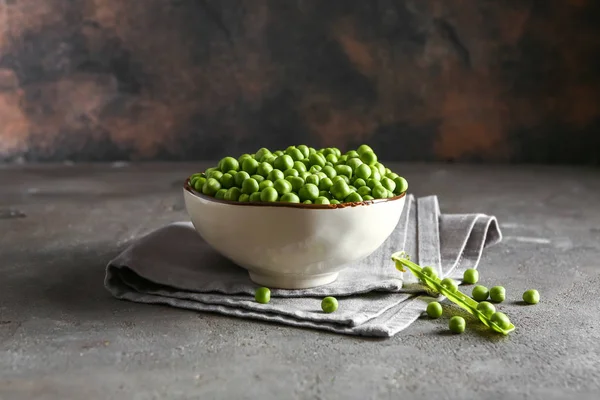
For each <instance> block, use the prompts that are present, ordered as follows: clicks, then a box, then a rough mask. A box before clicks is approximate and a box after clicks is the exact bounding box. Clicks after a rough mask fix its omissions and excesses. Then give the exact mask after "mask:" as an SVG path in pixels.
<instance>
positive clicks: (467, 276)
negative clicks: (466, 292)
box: [463, 268, 479, 285]
mask: <svg viewBox="0 0 600 400" xmlns="http://www.w3.org/2000/svg"><path fill="white" fill-rule="evenodd" d="M478 280H479V272H478V271H477V270H476V269H474V268H469V269H467V270H465V272H464V273H463V281H464V282H465V283H468V284H469V285H472V284H474V283H477V281H478Z"/></svg>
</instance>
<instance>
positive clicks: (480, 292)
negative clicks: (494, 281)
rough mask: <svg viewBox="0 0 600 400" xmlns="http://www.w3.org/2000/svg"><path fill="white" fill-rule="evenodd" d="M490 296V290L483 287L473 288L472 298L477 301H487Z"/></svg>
mask: <svg viewBox="0 0 600 400" xmlns="http://www.w3.org/2000/svg"><path fill="white" fill-rule="evenodd" d="M489 295H490V291H489V290H488V288H486V287H485V286H482V285H477V286H475V287H474V288H473V291H472V292H471V297H473V299H474V300H477V301H484V300H487V299H488V297H489Z"/></svg>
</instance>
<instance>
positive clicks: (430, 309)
mask: <svg viewBox="0 0 600 400" xmlns="http://www.w3.org/2000/svg"><path fill="white" fill-rule="evenodd" d="M427 315H429V318H433V319H437V318H439V317H441V316H442V305H441V304H440V303H438V302H437V301H432V302H431V303H429V304H427Z"/></svg>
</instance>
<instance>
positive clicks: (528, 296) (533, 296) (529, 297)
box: [523, 289, 540, 304]
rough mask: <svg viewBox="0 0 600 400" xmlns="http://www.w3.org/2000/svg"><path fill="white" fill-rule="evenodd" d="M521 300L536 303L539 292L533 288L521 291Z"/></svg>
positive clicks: (538, 299)
mask: <svg viewBox="0 0 600 400" xmlns="http://www.w3.org/2000/svg"><path fill="white" fill-rule="evenodd" d="M523 301H524V302H525V303H527V304H537V303H539V301H540V294H539V292H538V291H537V290H535V289H529V290H527V291H525V293H523Z"/></svg>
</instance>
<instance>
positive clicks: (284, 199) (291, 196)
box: [279, 192, 300, 203]
mask: <svg viewBox="0 0 600 400" xmlns="http://www.w3.org/2000/svg"><path fill="white" fill-rule="evenodd" d="M279 201H280V202H281V203H300V198H299V197H298V195H296V193H291V192H290V193H286V194H284V195H283V196H281V198H280V199H279Z"/></svg>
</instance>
